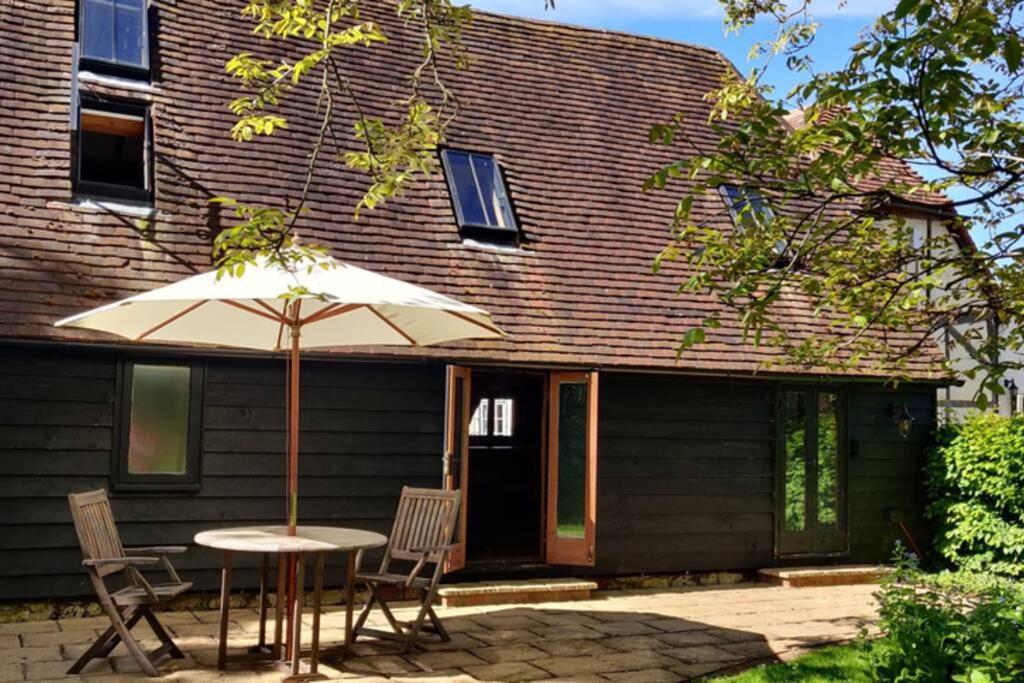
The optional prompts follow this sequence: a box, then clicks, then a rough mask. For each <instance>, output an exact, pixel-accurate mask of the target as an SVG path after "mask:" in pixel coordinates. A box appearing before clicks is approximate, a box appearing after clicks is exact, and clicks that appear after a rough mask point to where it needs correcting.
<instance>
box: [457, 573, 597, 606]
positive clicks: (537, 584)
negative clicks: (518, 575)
mask: <svg viewBox="0 0 1024 683" xmlns="http://www.w3.org/2000/svg"><path fill="white" fill-rule="evenodd" d="M595 590H597V584H596V583H594V582H593V581H586V580H583V579H571V578H565V579H526V580H522V581H476V582H473V583H452V584H447V585H442V586H441V587H440V588H439V589H438V591H437V594H438V597H440V598H441V604H442V605H444V606H445V607H470V606H476V605H508V604H513V603H530V602H566V601H569V600H589V599H590V593H591V591H595Z"/></svg>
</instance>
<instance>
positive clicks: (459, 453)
mask: <svg viewBox="0 0 1024 683" xmlns="http://www.w3.org/2000/svg"><path fill="white" fill-rule="evenodd" d="M471 386H472V373H471V372H470V370H469V368H463V367H458V366H455V365H449V366H448V381H447V392H446V393H447V396H446V407H445V430H444V434H445V436H444V488H445V490H447V491H455V490H459V489H461V490H462V503H461V504H460V506H459V521H458V529H456V530H455V547H454V548H453V549H452V551H451V553H449V555H448V564H447V565H446V566H445V571H449V572H450V571H455V570H456V569H462V568H463V567H465V566H466V513H467V511H468V509H469V486H467V484H468V483H469V408H470V388H471Z"/></svg>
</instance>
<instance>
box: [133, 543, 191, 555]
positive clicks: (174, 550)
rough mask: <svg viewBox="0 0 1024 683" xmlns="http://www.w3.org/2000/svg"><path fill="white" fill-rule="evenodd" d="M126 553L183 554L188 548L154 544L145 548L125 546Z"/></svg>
mask: <svg viewBox="0 0 1024 683" xmlns="http://www.w3.org/2000/svg"><path fill="white" fill-rule="evenodd" d="M124 551H125V552H126V553H127V554H128V555H133V556H134V555H183V554H184V553H185V552H186V551H188V548H187V547H185V546H183V545H155V546H150V547H146V548H125V549H124Z"/></svg>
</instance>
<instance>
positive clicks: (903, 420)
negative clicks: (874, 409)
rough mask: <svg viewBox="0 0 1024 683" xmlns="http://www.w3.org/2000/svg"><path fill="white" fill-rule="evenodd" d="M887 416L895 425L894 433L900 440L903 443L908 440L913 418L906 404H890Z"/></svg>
mask: <svg viewBox="0 0 1024 683" xmlns="http://www.w3.org/2000/svg"><path fill="white" fill-rule="evenodd" d="M889 414H890V415H891V416H892V421H893V422H894V423H895V424H896V433H897V434H899V435H900V438H901V439H903V440H904V441H906V440H907V439H909V438H910V430H911V429H913V427H914V416H913V415H911V414H910V409H909V408H907V404H906V403H903V404H900V405H896V404H895V403H893V404H891V405H890V406H889Z"/></svg>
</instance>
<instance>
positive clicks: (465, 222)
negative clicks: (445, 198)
mask: <svg viewBox="0 0 1024 683" xmlns="http://www.w3.org/2000/svg"><path fill="white" fill-rule="evenodd" d="M441 161H442V163H443V165H444V172H445V177H446V178H447V180H448V189H449V191H450V192H451V197H452V204H453V205H454V207H455V216H456V218H457V219H458V222H459V230H460V232H461V233H462V235H463V236H465V237H478V238H482V239H485V240H489V241H515V240H516V238H517V237H518V235H519V226H518V225H517V224H516V220H515V215H514V213H513V211H512V204H511V202H510V201H509V196H508V191H507V189H506V187H505V179H504V177H503V176H502V173H501V167H500V166H499V165H498V162H497V160H495V158H494V157H493V156H491V155H489V154H477V153H475V152H463V151H459V150H454V149H443V150H441Z"/></svg>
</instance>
